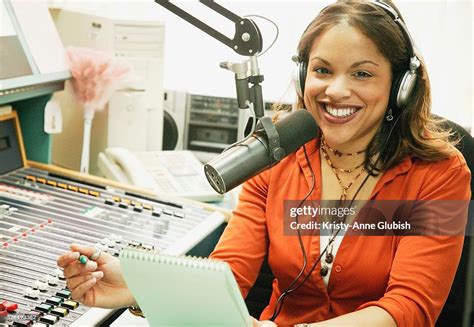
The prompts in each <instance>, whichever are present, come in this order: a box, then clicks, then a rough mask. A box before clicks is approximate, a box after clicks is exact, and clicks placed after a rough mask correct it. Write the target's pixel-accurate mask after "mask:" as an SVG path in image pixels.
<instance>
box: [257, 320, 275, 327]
mask: <svg viewBox="0 0 474 327" xmlns="http://www.w3.org/2000/svg"><path fill="white" fill-rule="evenodd" d="M253 327H277V325H276V324H275V323H274V322H273V321H270V320H264V321H258V320H257V319H255V318H253Z"/></svg>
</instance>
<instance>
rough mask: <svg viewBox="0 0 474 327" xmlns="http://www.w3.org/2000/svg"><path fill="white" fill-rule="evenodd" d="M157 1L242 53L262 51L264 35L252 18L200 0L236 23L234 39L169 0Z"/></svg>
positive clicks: (212, 2)
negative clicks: (243, 16)
mask: <svg viewBox="0 0 474 327" xmlns="http://www.w3.org/2000/svg"><path fill="white" fill-rule="evenodd" d="M155 2H156V3H157V4H159V5H160V6H163V7H165V8H166V9H168V10H169V11H171V12H172V13H174V14H175V15H177V16H179V17H181V18H182V19H184V20H185V21H187V22H188V23H190V24H192V25H194V26H195V27H197V28H199V29H200V30H201V31H203V32H204V33H206V34H208V35H210V36H212V37H213V38H214V39H216V40H218V41H220V42H222V43H224V44H225V45H227V46H228V47H229V48H231V49H232V50H234V51H235V52H237V53H238V54H240V55H243V56H253V55H256V54H258V53H259V52H261V51H262V47H263V41H262V35H261V34H260V30H259V29H258V27H257V25H256V24H255V23H254V22H253V21H252V20H250V19H247V18H242V17H240V16H238V15H236V14H234V13H233V12H231V11H229V10H228V9H226V8H224V7H222V6H221V5H219V4H217V3H216V2H214V1H213V0H199V2H200V3H202V4H203V5H205V6H206V7H208V8H210V9H212V10H214V11H215V12H217V13H218V14H220V15H222V16H224V17H226V18H227V19H229V20H231V21H232V22H234V23H235V35H234V38H233V39H230V38H228V37H227V36H225V35H224V34H222V33H220V32H219V31H217V30H215V29H214V28H212V27H210V26H209V25H207V24H206V23H203V22H202V21H200V20H199V19H197V18H196V17H194V16H192V15H191V14H189V13H187V12H186V11H184V10H183V9H181V8H179V7H178V6H176V5H175V4H173V3H171V2H170V1H169V0H155Z"/></svg>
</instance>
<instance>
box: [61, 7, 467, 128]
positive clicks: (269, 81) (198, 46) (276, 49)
mask: <svg viewBox="0 0 474 327" xmlns="http://www.w3.org/2000/svg"><path fill="white" fill-rule="evenodd" d="M218 2H219V3H221V4H223V5H224V6H225V7H226V8H228V9H230V10H232V11H233V12H235V13H237V14H239V15H241V16H246V15H250V14H257V15H264V16H266V17H268V18H270V19H272V20H273V21H275V22H276V23H277V24H278V26H279V27H280V35H279V38H278V40H277V41H276V43H275V45H274V46H273V48H271V49H270V50H269V51H268V52H267V53H266V54H264V55H263V56H261V58H260V59H259V64H260V68H261V71H262V73H263V74H264V76H265V81H264V83H263V84H262V85H263V92H264V97H265V98H266V99H268V100H272V101H279V100H283V101H291V102H292V101H293V99H294V92H293V90H292V88H291V87H290V84H291V74H292V70H293V63H292V62H291V56H292V55H293V54H294V52H295V49H296V46H297V42H298V39H299V36H300V35H301V33H302V31H303V30H304V29H305V27H306V25H307V24H308V23H309V21H310V20H311V19H312V18H313V17H314V16H315V15H316V14H317V13H318V12H319V10H320V9H321V8H323V7H324V6H325V5H327V4H328V3H331V2H332V1H326V0H324V1H268V0H260V1H218ZM64 3H66V4H68V5H71V3H73V4H74V5H78V4H79V2H78V1H62V2H60V5H64ZM111 3H112V1H102V2H97V1H94V2H92V1H82V2H80V5H82V6H88V7H90V6H101V7H103V8H107V7H108V5H109V4H111ZM173 3H176V4H178V5H179V6H180V7H182V8H183V9H185V10H186V11H188V12H189V13H191V14H192V15H195V16H196V17H198V18H200V19H201V20H204V21H206V22H207V23H208V24H209V25H211V26H213V27H214V28H215V29H217V30H219V31H222V32H224V33H226V34H227V35H229V36H231V37H232V36H233V24H232V23H231V22H230V21H228V20H226V19H225V18H223V17H221V16H219V15H217V14H215V13H213V12H212V11H211V10H210V9H209V8H207V7H205V6H203V5H202V4H199V3H198V2H197V1H173ZM396 3H397V4H398V6H399V8H400V10H401V11H402V13H403V15H404V18H405V20H406V22H407V25H408V27H409V29H410V31H411V33H412V36H413V38H414V39H415V42H416V44H417V47H418V48H419V49H420V51H421V53H422V55H423V57H424V59H425V61H426V63H427V65H428V69H429V73H430V77H431V82H432V89H433V111H434V112H435V113H437V114H439V115H441V116H444V117H446V118H449V119H452V120H454V121H456V122H458V123H460V124H461V125H463V126H468V127H469V126H471V125H473V124H474V123H473V122H474V112H473V95H472V94H473V81H472V79H473V78H472V76H473V66H472V57H473V40H472V39H473V35H472V16H473V4H472V2H471V1H470V0H458V1H453V0H436V1H426V0H419V1H407V0H405V1H403V0H398V1H396ZM55 4H56V5H57V4H58V2H57V1H56V2H55ZM113 8H114V10H115V11H119V12H121V13H122V14H123V17H125V18H127V17H129V18H132V19H133V18H136V17H145V18H151V19H159V20H163V21H165V22H166V40H165V72H164V74H165V75H164V86H165V88H167V89H177V90H184V91H189V92H193V93H202V94H210V95H221V96H234V95H235V91H234V76H233V74H232V73H231V72H229V71H225V70H223V69H221V68H219V62H221V61H239V60H242V59H243V57H240V56H238V55H236V54H234V52H233V51H232V50H231V49H229V48H227V47H226V46H225V45H223V44H221V43H219V42H218V41H216V40H214V39H212V38H211V37H209V36H207V35H206V34H204V33H203V32H201V31H199V30H198V29H197V28H195V27H193V26H191V25H189V24H188V23H186V22H184V21H183V20H181V19H180V18H178V17H177V16H175V15H174V14H172V13H170V12H168V11H167V10H165V9H164V8H162V7H160V6H159V5H157V4H155V3H154V2H153V1H152V0H149V1H144V0H139V1H128V2H127V1H123V2H117V1H113ZM255 21H256V22H257V24H258V26H259V28H260V29H261V31H262V35H263V39H264V47H266V46H268V45H269V44H270V43H271V41H272V40H273V37H274V36H275V30H274V28H273V26H272V25H271V24H270V23H268V22H266V21H264V20H262V19H259V18H255Z"/></svg>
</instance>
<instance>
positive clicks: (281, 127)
mask: <svg viewBox="0 0 474 327" xmlns="http://www.w3.org/2000/svg"><path fill="white" fill-rule="evenodd" d="M275 128H276V130H277V132H278V135H279V136H280V137H279V139H280V147H281V148H282V149H283V151H284V152H283V155H282V156H281V157H280V158H279V159H280V160H281V159H283V158H284V157H286V156H287V155H289V154H290V153H293V152H295V151H296V150H297V149H298V148H299V147H301V146H303V145H304V144H305V143H307V142H308V141H310V140H311V139H314V138H315V137H316V136H317V133H318V126H317V125H316V121H315V120H314V118H313V116H311V114H310V113H309V112H308V111H307V110H303V109H299V110H296V111H295V112H293V113H291V114H289V115H288V116H286V117H284V118H282V119H281V120H279V121H278V122H277V123H276V124H275ZM274 163H275V162H274V161H273V162H272V161H271V158H270V150H269V145H268V137H267V135H266V134H265V132H264V131H263V129H260V130H257V131H256V132H255V133H254V134H253V135H252V136H251V137H249V138H248V139H247V140H245V141H244V142H243V143H241V144H239V145H237V146H234V147H232V148H230V149H228V150H227V151H224V152H223V153H221V154H220V155H219V156H217V157H216V158H214V159H213V160H212V161H210V162H209V163H207V164H205V165H204V172H205V174H206V177H207V180H208V181H209V183H210V184H211V186H212V188H213V189H214V190H216V192H217V193H220V194H224V193H226V192H228V191H230V190H231V189H233V188H234V187H236V186H237V185H240V184H242V183H243V182H245V181H246V180H248V179H250V178H252V177H253V176H255V175H257V174H258V173H260V172H262V171H263V170H265V169H267V168H269V167H270V166H271V165H272V164H274Z"/></svg>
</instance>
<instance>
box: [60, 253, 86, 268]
mask: <svg viewBox="0 0 474 327" xmlns="http://www.w3.org/2000/svg"><path fill="white" fill-rule="evenodd" d="M80 255H81V254H80V253H79V252H66V253H64V254H62V255H61V256H59V258H58V260H57V263H58V266H59V267H61V268H66V267H67V266H68V265H70V264H71V263H73V262H74V261H77V260H78V259H79V257H80Z"/></svg>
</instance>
